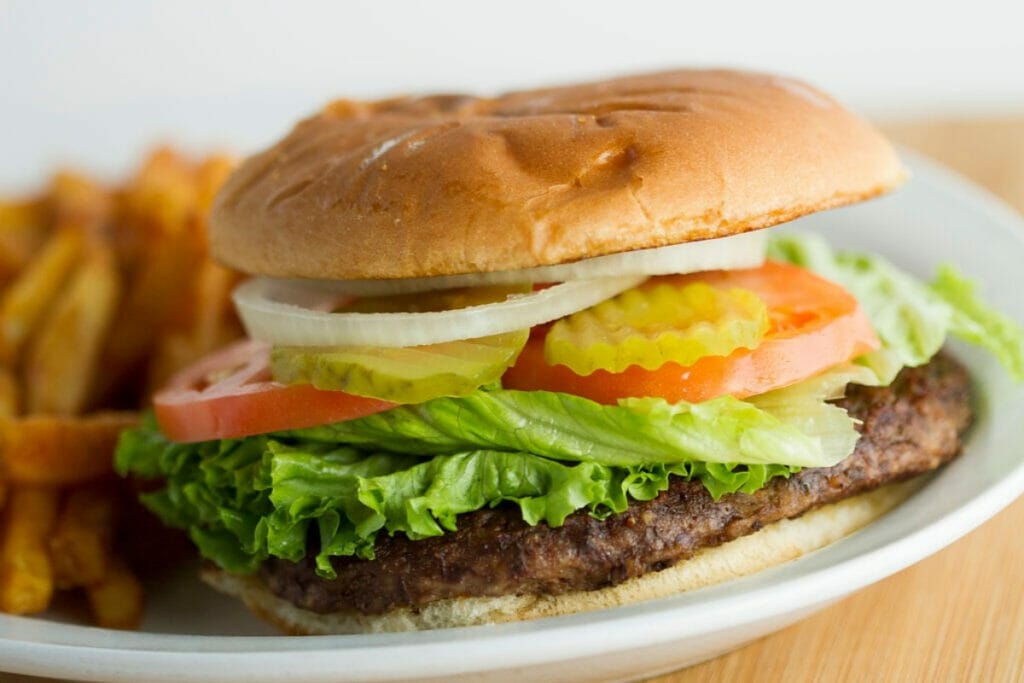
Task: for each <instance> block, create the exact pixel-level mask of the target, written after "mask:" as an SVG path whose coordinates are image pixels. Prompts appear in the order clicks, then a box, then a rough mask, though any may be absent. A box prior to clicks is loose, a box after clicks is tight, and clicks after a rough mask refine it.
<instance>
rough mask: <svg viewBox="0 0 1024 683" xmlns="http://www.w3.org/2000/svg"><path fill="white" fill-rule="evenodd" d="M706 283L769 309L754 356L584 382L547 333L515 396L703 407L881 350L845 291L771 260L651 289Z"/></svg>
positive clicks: (599, 375) (673, 278)
mask: <svg viewBox="0 0 1024 683" xmlns="http://www.w3.org/2000/svg"><path fill="white" fill-rule="evenodd" d="M665 281H668V282H670V283H672V284H676V285H686V284H690V283H692V282H697V281H700V282H707V283H708V284H710V285H713V286H716V287H741V288H743V289H749V290H752V291H754V292H755V293H756V294H757V295H758V296H760V297H761V298H762V299H763V300H764V302H765V304H767V306H768V315H769V329H768V332H767V333H766V335H765V338H764V340H763V341H762V342H761V343H760V344H759V345H758V346H757V347H756V348H754V349H737V350H736V351H734V352H733V353H731V354H729V355H728V356H706V357H704V358H701V359H700V360H698V361H697V362H696V363H694V364H693V365H689V366H681V365H678V364H676V363H666V364H664V365H662V366H661V367H659V368H656V369H654V370H644V369H643V368H640V367H637V366H631V367H629V368H627V369H626V370H625V371H623V372H619V373H612V372H607V371H605V370H597V371H596V372H594V373H592V374H590V375H587V376H582V375H577V374H576V373H574V372H572V371H571V370H570V369H569V368H567V367H565V366H562V365H548V364H547V362H545V360H544V335H545V334H546V332H547V330H546V328H538V329H537V330H535V331H534V333H533V334H532V335H531V337H530V341H529V342H528V343H527V345H526V348H524V349H523V352H522V353H521V354H520V355H519V358H518V359H517V361H516V364H515V365H514V366H512V367H511V368H509V370H508V372H506V373H505V375H504V377H503V378H502V383H503V385H504V386H505V387H506V388H508V389H523V390H547V391H561V392H565V393H570V394H576V395H578V396H584V397H586V398H590V399H592V400H594V401H598V402H599V403H606V404H614V403H615V402H616V401H618V399H620V398H626V397H630V396H660V397H661V398H664V399H666V400H668V401H671V402H677V401H688V402H691V403H698V402H700V401H707V400H709V399H712V398H715V397H717V396H722V395H725V394H731V395H733V396H735V397H737V398H743V397H745V396H752V395H754V394H761V393H764V392H766V391H771V390H772V389H778V388H780V387H784V386H788V385H790V384H793V383H795V382H799V381H800V380H803V379H806V378H808V377H811V376H813V375H815V374H818V373H820V372H823V371H824V370H826V369H828V368H830V367H832V366H834V365H838V364H839V363H843V362H845V361H848V360H850V359H852V358H855V357H857V356H860V355H862V354H865V353H868V352H869V351H873V350H874V349H877V348H878V347H879V341H878V337H877V336H876V335H875V332H874V330H873V329H872V327H871V323H870V321H869V320H868V318H867V316H866V315H865V314H864V311H863V310H862V309H861V308H860V306H859V304H858V303H857V300H856V299H855V298H854V297H853V295H851V294H850V293H849V292H847V291H846V290H845V289H843V288H842V287H840V286H839V285H837V284H835V283H833V282H830V281H828V280H825V279H823V278H821V277H819V276H817V275H815V274H814V273H811V272H810V271H807V270H804V269H803V268H799V267H797V266H793V265H789V264H785V263H777V262H774V261H768V262H766V263H765V264H764V265H763V266H761V267H759V268H750V269H744V270H728V271H709V272H706V273H694V274H690V275H670V276H665V277H662V278H652V279H651V280H650V281H648V285H647V286H653V284H654V283H656V282H665Z"/></svg>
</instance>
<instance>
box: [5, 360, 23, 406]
mask: <svg viewBox="0 0 1024 683" xmlns="http://www.w3.org/2000/svg"><path fill="white" fill-rule="evenodd" d="M19 394H20V392H19V391H18V380H17V379H16V378H15V377H14V373H13V372H11V371H10V370H8V369H7V368H5V367H4V366H3V365H0V419H2V418H5V417H13V416H15V415H17V414H18V406H19V405H21V397H20V395H19Z"/></svg>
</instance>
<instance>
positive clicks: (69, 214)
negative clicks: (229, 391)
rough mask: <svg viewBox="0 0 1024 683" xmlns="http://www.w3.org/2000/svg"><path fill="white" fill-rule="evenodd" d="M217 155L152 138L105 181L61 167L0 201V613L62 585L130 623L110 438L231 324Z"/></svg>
mask: <svg viewBox="0 0 1024 683" xmlns="http://www.w3.org/2000/svg"><path fill="white" fill-rule="evenodd" d="M231 166H232V161H231V160H230V159H229V158H227V157H223V156H213V157H210V158H207V159H204V160H201V161H192V160H189V159H186V158H185V157H183V156H182V155H180V154H177V153H175V152H174V151H172V150H170V149H160V150H157V151H156V152H154V153H153V154H152V155H151V156H150V157H149V158H148V159H147V160H146V161H145V163H144V164H143V165H142V167H141V169H140V170H139V171H138V173H137V174H136V175H135V176H134V177H132V178H131V179H130V180H128V182H126V183H125V184H123V185H120V186H118V187H107V186H104V185H103V184H101V183H98V182H95V181H94V180H91V179H89V178H87V177H84V176H81V175H76V174H73V173H60V174H58V175H57V176H56V177H55V178H54V179H53V181H52V183H51V184H50V186H49V188H48V189H47V190H46V191H45V192H44V193H43V194H42V195H41V196H37V197H32V198H28V199H18V200H14V201H3V200H0V511H2V515H0V516H2V522H0V611H3V612H9V613H11V614H30V613H36V612H41V611H44V610H46V609H47V608H48V607H49V605H50V603H51V601H52V599H53V596H54V593H55V591H64V590H77V591H81V592H83V593H84V595H85V596H86V599H87V601H88V604H89V606H90V609H91V612H92V614H93V617H94V620H95V622H96V623H97V624H98V625H100V626H104V627H109V628H135V627H137V626H138V624H139V621H140V619H141V617H142V605H143V595H142V588H141V584H140V582H139V580H138V578H137V577H136V575H135V574H134V573H133V571H132V569H131V568H130V567H129V565H128V563H127V562H126V561H125V560H124V559H123V558H122V556H121V553H120V550H119V538H118V533H117V530H118V524H119V522H118V519H119V516H121V515H123V514H124V511H125V505H126V502H125V501H127V500H129V499H130V498H131V496H129V495H126V494H125V491H124V488H125V484H124V482H121V481H118V480H117V479H116V478H115V477H114V474H113V470H112V456H113V450H114V445H115V443H116V442H117V438H118V434H119V433H120V431H121V430H122V429H124V428H125V427H128V426H130V425H133V424H135V423H136V422H137V420H138V414H139V413H138V411H139V410H140V409H141V408H143V407H145V405H146V401H147V397H148V396H149V393H150V392H151V390H152V389H153V388H155V387H158V386H160V385H161V384H162V383H163V382H164V381H165V380H166V379H167V378H168V377H169V376H170V375H171V374H172V373H174V372H175V371H176V370H178V369H180V368H182V367H184V366H186V365H188V364H189V363H191V362H192V361H194V360H196V359H197V358H199V357H201V356H202V355H204V354H206V353H208V352H210V351H211V350H213V349H215V348H217V347H219V346H222V345H223V344H225V343H227V342H228V341H230V340H231V339H234V338H235V337H237V336H238V335H239V334H240V330H239V326H238V322H237V320H236V319H235V317H234V314H233V311H232V308H231V304H230V292H231V289H232V287H233V286H234V284H235V282H236V280H237V276H236V274H234V273H232V272H230V271H228V270H225V269H224V268H221V267H220V266H218V265H216V264H215V263H213V262H212V261H211V260H210V258H209V257H208V255H207V245H206V218H207V213H208V210H209V207H210V204H211V201H212V199H213V196H214V194H215V193H216V191H217V188H218V187H219V186H220V184H221V183H222V182H223V180H224V179H225V178H226V176H227V174H228V172H229V171H230V169H231Z"/></svg>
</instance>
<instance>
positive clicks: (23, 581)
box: [0, 487, 57, 614]
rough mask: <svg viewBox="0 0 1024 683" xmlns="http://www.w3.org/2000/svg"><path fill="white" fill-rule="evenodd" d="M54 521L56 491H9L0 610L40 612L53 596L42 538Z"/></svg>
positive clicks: (0, 548) (0, 547)
mask: <svg viewBox="0 0 1024 683" xmlns="http://www.w3.org/2000/svg"><path fill="white" fill-rule="evenodd" d="M56 519H57V492H56V491H54V490H53V489H48V488H37V487H19V488H15V489H14V490H13V491H12V492H11V498H10V500H9V501H8V503H7V509H6V510H5V514H4V534H3V542H2V543H0V611H3V612H9V613H11V614H30V613H33V612H42V611H43V610H45V609H46V608H47V607H48V606H49V605H50V597H51V596H52V595H53V566H52V565H51V563H50V556H49V550H48V548H47V543H46V539H47V537H48V536H49V534H50V531H51V530H52V529H53V524H54V522H55V521H56Z"/></svg>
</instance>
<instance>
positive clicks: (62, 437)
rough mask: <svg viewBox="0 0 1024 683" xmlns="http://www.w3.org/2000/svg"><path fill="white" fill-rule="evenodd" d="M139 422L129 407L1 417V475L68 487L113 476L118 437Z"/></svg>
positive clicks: (22, 481) (15, 480)
mask: <svg viewBox="0 0 1024 683" xmlns="http://www.w3.org/2000/svg"><path fill="white" fill-rule="evenodd" d="M137 423H138V415H137V414H136V413H130V412H106V413H95V414H93V415H87V416H85V417H56V416H52V415H31V416H27V417H20V418H13V419H5V420H0V479H2V480H6V481H8V482H10V483H12V484H17V485H21V484H38V485H51V486H68V485H78V484H86V483H89V482H92V481H99V480H102V479H108V478H111V477H113V476H114V472H113V468H112V465H111V463H112V461H113V453H114V446H115V445H116V444H117V438H118V436H119V435H120V433H121V431H122V430H124V429H127V428H128V427H132V426H134V425H136V424H137Z"/></svg>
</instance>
